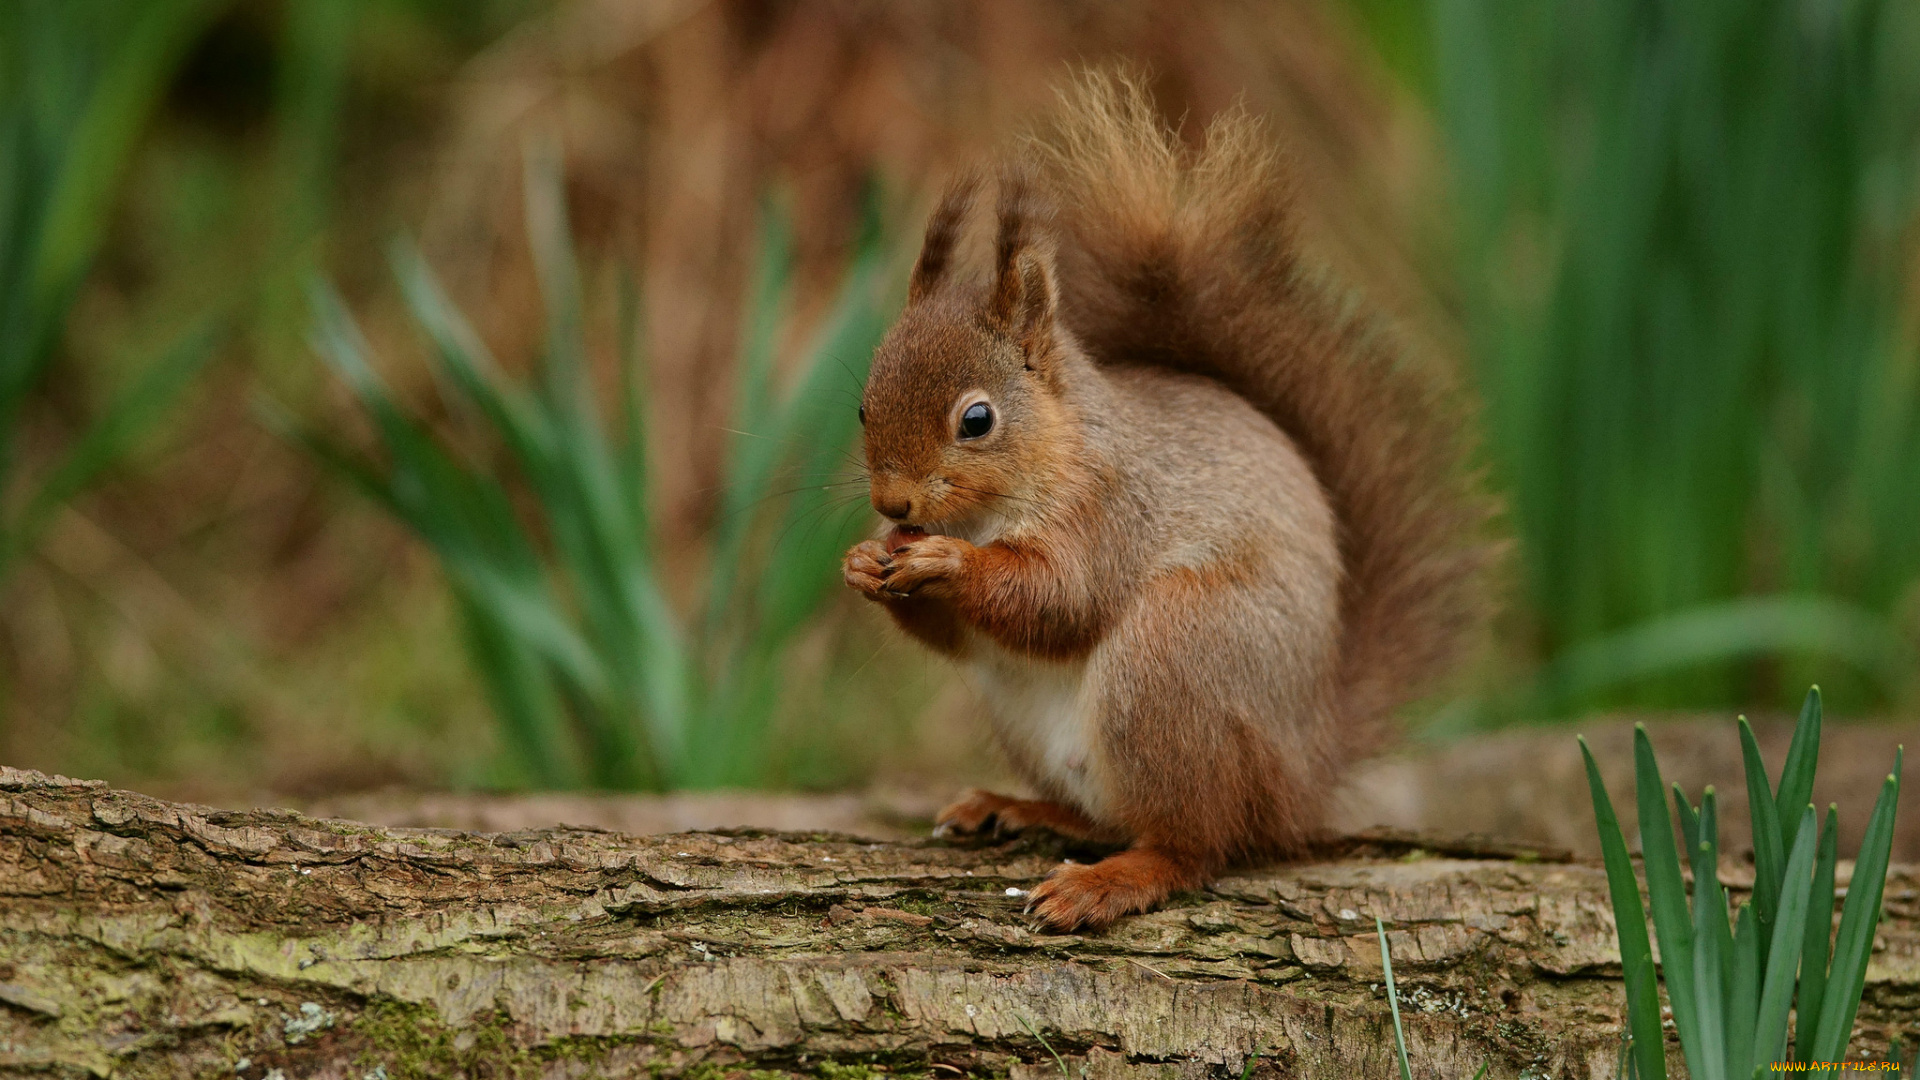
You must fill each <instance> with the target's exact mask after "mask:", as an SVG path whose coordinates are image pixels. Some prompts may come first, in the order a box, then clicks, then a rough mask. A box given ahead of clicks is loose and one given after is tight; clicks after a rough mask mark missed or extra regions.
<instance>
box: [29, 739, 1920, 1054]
mask: <svg viewBox="0 0 1920 1080" xmlns="http://www.w3.org/2000/svg"><path fill="white" fill-rule="evenodd" d="M1063 853H1064V854H1069V855H1070V854H1074V853H1073V852H1070V851H1066V850H1065V849H1063V848H1062V847H1061V846H1060V845H1059V843H1058V842H1057V841H1050V840H1042V839H1037V838H1025V839H1020V840H1016V841H1011V842H1006V843H999V844H981V845H967V844H958V843H948V842H940V841H933V840H925V841H917V842H905V843H901V842H892V843H879V842H873V841H869V840H864V839H861V838H858V837H854V836H848V835H840V834H824V833H822V834H794V833H767V832H758V831H749V830H740V831H734V832H727V833H682V834H675V835H666V836H645V837H636V836H625V835H621V834H617V833H609V832H603V831H597V830H587V829H577V828H556V829H541V830H534V831H525V832H515V833H495V834H485V833H463V832H455V831H450V830H431V829H380V828H374V827H372V826H367V825H361V824H355V823H352V822H345V821H329V820H319V819H314V818H309V817H304V816H302V815H299V814H296V813H293V812H290V811H275V810H254V811H245V812H240V811H222V810H215V809H211V808H208V807H201V806H192V805H185V804H177V803H169V802H164V801H161V800H158V799H153V798H149V797H147V796H143V795H138V794H134V793H131V792H126V791H116V790H112V789H110V788H108V787H107V786H106V785H105V784H102V783H99V782H88V781H76V780H69V779H66V778H64V777H49V776H44V775H41V774H39V773H32V772H22V771H17V770H12V769H4V768H0V1075H6V1076H24V1075H30V1074H31V1075H49V1074H50V1075H54V1076H76V1077H77V1076H87V1075H90V1076H109V1075H111V1076H117V1077H176V1076H222V1077H237V1078H240V1080H262V1078H276V1080H278V1078H285V1080H295V1078H304V1077H327V1078H350V1080H361V1078H364V1077H384V1078H386V1080H401V1078H404V1077H427V1076H459V1075H464V1076H474V1077H509V1076H512V1077H520V1076H525V1077H562V1076H565V1077H581V1076H626V1075H667V1076H679V1075H686V1076H697V1077H718V1076H722V1075H725V1074H726V1073H728V1072H732V1071H735V1070H769V1071H772V1072H775V1073H780V1074H805V1075H810V1076H819V1077H824V1078H827V1080H843V1078H851V1077H874V1076H879V1075H881V1074H891V1073H911V1074H915V1075H930V1076H936V1077H937V1076H962V1075H983V1076H984V1075H1009V1074H1011V1075H1012V1076H1015V1077H1018V1076H1023V1075H1024V1076H1034V1077H1039V1076H1051V1075H1056V1074H1064V1075H1065V1076H1066V1077H1067V1078H1068V1080H1072V1078H1073V1077H1080V1076H1085V1077H1095V1078H1098V1077H1133V1076H1166V1077H1188V1076H1194V1077H1197V1076H1236V1077H1241V1076H1286V1077H1342V1078H1345V1077H1355V1076H1373V1077H1383V1076H1389V1075H1392V1074H1393V1073H1394V1071H1395V1066H1394V1065H1393V1058H1392V1056H1391V1055H1392V1049H1391V1047H1392V1024H1391V1018H1390V1015H1389V1012H1388V1006H1387V1001H1386V995H1385V988H1384V986H1383V985H1382V981H1383V980H1382V968H1381V962H1380V951H1379V947H1378V944H1377V941H1376V938H1375V932H1374V922H1373V920H1374V917H1375V916H1378V917H1380V918H1381V919H1383V920H1385V922H1386V924H1387V926H1388V935H1387V936H1388V940H1389V942H1390V944H1391V947H1392V950H1393V959H1394V970H1395V973H1396V976H1397V978H1398V984H1399V990H1400V995H1401V1003H1402V1013H1403V1015H1404V1019H1405V1025H1406V1034H1407V1041H1408V1044H1409V1046H1410V1048H1411V1052H1412V1057H1413V1060H1414V1061H1415V1063H1416V1066H1415V1075H1416V1076H1436V1077H1452V1076H1470V1075H1472V1074H1473V1073H1474V1071H1475V1070H1476V1069H1478V1068H1479V1067H1480V1066H1481V1065H1482V1064H1483V1063H1488V1064H1489V1071H1488V1075H1489V1076H1491V1077H1516V1076H1527V1077H1609V1076H1612V1075H1613V1074H1614V1069H1615V1065H1616V1061H1617V1059H1618V1052H1619V1034H1618V1031H1619V1016H1620V1013H1621V1000H1622V997H1621V988H1620V983H1619V967H1618V956H1617V953H1616V951H1615V948H1614V937H1613V920H1612V916H1611V913H1610V910H1609V908H1608V904H1607V900H1606V890H1605V883H1604V877H1603V875H1602V873H1601V871H1600V869H1599V868H1598V867H1597V866H1594V865H1590V864H1586V863H1581V862H1575V861H1571V859H1570V858H1569V857H1567V856H1565V855H1564V853H1555V852H1551V851H1538V850H1526V849H1522V848H1519V847H1515V846H1512V845H1501V844H1497V843H1491V842H1483V841H1477V840H1471V839H1467V840H1451V841H1442V840H1438V839H1434V838H1430V837H1419V836H1414V835H1409V834H1389V833H1376V834H1362V835H1360V836H1356V837H1352V838H1348V839H1346V840H1343V841H1340V842H1339V843H1337V844H1334V845H1330V846H1329V848H1328V849H1327V850H1326V851H1325V852H1323V853H1321V854H1320V855H1319V856H1318V857H1317V858H1315V859H1314V860H1311V861H1307V862H1302V863H1298V864H1293V865H1285V866H1277V867H1272V868H1267V869H1260V870H1253V871H1246V872H1241V873H1237V874H1234V875H1232V876H1230V877H1228V878H1225V879H1223V880H1221V881H1219V882H1218V883H1216V884H1215V885H1214V886H1213V887H1212V888H1211V889H1209V890H1207V891H1204V892H1198V893H1191V894H1185V895H1182V896H1180V897H1178V898H1176V900H1175V902H1174V903H1173V904H1172V905H1171V906H1169V907H1168V908H1167V909H1166V910H1163V911H1159V912H1155V913H1152V914H1150V915H1145V916H1141V917H1137V918H1133V919H1128V920H1124V921H1123V922H1121V923H1120V924H1118V925H1116V926H1115V927H1113V928H1112V929H1110V930H1109V931H1107V932H1105V933H1101V934H1088V935H1049V934H1042V933H1037V932H1035V930H1034V929H1033V928H1032V927H1031V926H1030V925H1029V924H1028V923H1027V921H1026V920H1025V919H1024V918H1023V916H1022V914H1021V903H1022V900H1021V894H1022V892H1023V891H1024V890H1026V889H1028V888H1030V887H1031V886H1032V885H1033V884H1034V882H1036V881H1037V880H1039V878H1040V877H1041V876H1042V875H1043V874H1045V873H1046V872H1047V870H1048V869H1050V868H1051V867H1052V866H1053V865H1055V864H1056V863H1057V862H1058V861H1059V859H1060V858H1061V857H1062V855H1063ZM1738 873H1739V868H1738V867H1733V868H1731V869H1730V870H1729V872H1728V874H1727V876H1728V877H1729V878H1730V879H1735V878H1737V877H1738ZM1735 883H1736V884H1737V881H1736V882H1735ZM1917 890H1920V876H1917V875H1916V872H1915V870H1914V868H1912V867H1909V866H1896V867H1895V869H1894V871H1893V874H1892V877H1891V879H1890V881H1889V883H1888V888H1887V902H1886V903H1887V915H1886V919H1885V921H1884V922H1883V924H1882V929H1881V933H1880V945H1879V948H1878V951H1877V952H1876V954H1875V957H1874V962H1873V964H1872V966H1871V968H1870V969H1869V973H1868V992H1867V1000H1866V1003H1865V1005H1863V1007H1862V1010H1861V1020H1860V1024H1859V1029H1858V1032H1857V1037H1856V1040H1855V1045H1856V1050H1857V1051H1858V1052H1861V1053H1865V1054H1867V1055H1868V1056H1873V1055H1874V1054H1875V1052H1876V1051H1877V1052H1879V1053H1884V1050H1885V1047H1886V1045H1887V1040H1888V1037H1889V1036H1890V1035H1891V1034H1892V1033H1893V1032H1894V1031H1895V1030H1896V1029H1898V1028H1899V1027H1900V1025H1902V1024H1908V1023H1911V1022H1912V1021H1914V1020H1915V1018H1916V1017H1920V901H1916V895H1917ZM1670 1056H1673V1058H1674V1060H1675V1061H1676V1062H1677V1060H1678V1058H1677V1047H1670Z"/></svg>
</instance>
